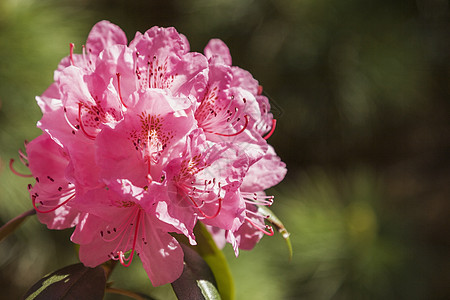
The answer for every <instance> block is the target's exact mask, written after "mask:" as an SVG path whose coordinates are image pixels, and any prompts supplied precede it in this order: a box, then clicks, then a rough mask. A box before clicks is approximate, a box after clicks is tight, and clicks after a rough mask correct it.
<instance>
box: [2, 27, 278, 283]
mask: <svg viewBox="0 0 450 300" xmlns="http://www.w3.org/2000/svg"><path fill="white" fill-rule="evenodd" d="M76 49H77V48H75V47H74V45H72V44H71V45H70V52H69V53H70V54H69V56H68V57H65V58H64V59H62V61H61V62H60V64H59V66H58V68H57V70H56V71H55V75H54V83H53V84H52V85H51V86H50V87H49V88H48V89H47V90H46V91H45V92H44V93H43V94H42V95H41V96H40V97H37V98H36V99H37V103H38V105H39V106H40V108H41V110H42V113H43V116H42V118H41V120H40V121H39V122H38V124H37V126H38V127H39V128H40V129H41V130H42V131H43V133H42V135H41V136H39V137H38V138H36V139H35V140H33V141H31V142H30V143H28V144H27V145H26V152H27V154H23V153H22V154H21V159H22V161H23V162H24V163H25V164H26V165H27V166H29V169H30V171H31V173H32V175H30V176H32V177H33V178H35V183H34V184H30V185H29V191H30V196H31V199H32V204H33V206H34V208H35V209H36V211H37V213H38V217H39V220H40V221H41V222H42V223H44V224H46V225H47V226H48V227H49V228H51V229H64V228H69V227H75V228H74V232H73V234H72V237H71V240H72V241H73V242H74V243H77V244H79V245H80V252H79V256H80V260H81V262H83V263H84V264H85V265H86V266H90V267H94V266H97V265H99V264H101V263H103V262H105V261H107V260H110V259H115V260H119V261H120V263H121V264H122V265H124V266H129V265H130V264H131V262H132V260H133V258H135V257H136V256H139V257H140V259H141V261H142V263H143V267H144V269H145V270H146V272H147V274H148V276H149V278H150V280H151V282H152V283H153V285H155V286H157V285H161V284H165V283H170V282H173V281H174V280H176V279H177V278H178V277H179V276H180V275H181V272H182V270H183V251H182V248H181V246H180V244H179V242H178V241H177V239H176V238H175V237H174V235H173V234H174V233H176V234H179V235H184V236H186V237H187V238H188V240H189V243H190V244H191V245H196V244H197V241H196V237H195V235H194V227H195V226H196V224H197V223H198V222H201V223H203V224H205V225H206V226H207V228H208V229H209V230H210V232H211V233H212V234H213V237H214V239H215V240H216V241H217V243H218V244H219V245H221V244H223V243H224V242H225V241H226V242H229V243H231V244H232V246H233V248H234V250H235V252H236V255H237V254H238V250H239V248H241V249H245V250H249V249H251V248H253V246H254V245H255V244H256V243H257V242H258V241H259V240H260V239H261V237H262V236H263V235H264V234H267V235H272V234H273V230H272V228H271V227H270V226H268V225H266V224H265V218H266V216H265V215H263V214H261V213H260V211H259V210H258V206H261V205H263V206H264V205H271V204H272V203H273V197H272V196H268V195H266V194H265V192H264V190H266V189H268V188H270V187H272V186H274V185H276V184H278V183H279V182H280V181H281V180H282V179H283V178H284V176H285V173H286V168H285V165H284V163H283V162H281V160H280V158H279V157H278V156H277V155H276V153H275V151H274V149H273V148H272V147H271V146H270V145H269V144H268V143H267V139H268V138H269V137H270V135H271V134H272V133H273V131H274V129H275V124H276V122H275V120H274V119H273V116H272V114H271V113H270V105H269V101H268V99H267V98H266V97H264V96H263V95H261V92H262V88H261V86H260V85H259V84H258V82H257V81H256V80H255V79H254V78H253V77H252V75H251V74H250V73H249V72H247V71H245V70H243V69H241V68H238V67H236V66H232V60H231V55H230V51H229V49H228V47H227V46H226V45H225V43H223V42H222V41H220V40H217V39H213V40H211V41H210V42H209V43H208V45H207V46H206V48H205V50H204V54H201V53H196V52H191V51H190V48H189V44H188V41H187V39H186V37H185V36H183V35H181V34H179V33H178V32H177V31H176V30H175V29H174V28H159V27H153V28H151V29H149V30H148V31H146V32H145V33H143V34H142V33H139V32H138V33H136V35H135V37H134V39H133V40H132V41H131V42H129V43H128V41H127V39H126V36H125V34H124V32H123V31H122V30H121V29H120V28H119V27H118V26H116V25H114V24H111V23H110V22H108V21H101V22H99V23H97V24H96V25H95V26H94V27H93V29H92V30H91V32H90V34H89V36H88V39H87V42H86V46H82V47H81V54H77V53H75V52H76V51H75V50H76ZM11 168H13V166H12V163H11Z"/></svg>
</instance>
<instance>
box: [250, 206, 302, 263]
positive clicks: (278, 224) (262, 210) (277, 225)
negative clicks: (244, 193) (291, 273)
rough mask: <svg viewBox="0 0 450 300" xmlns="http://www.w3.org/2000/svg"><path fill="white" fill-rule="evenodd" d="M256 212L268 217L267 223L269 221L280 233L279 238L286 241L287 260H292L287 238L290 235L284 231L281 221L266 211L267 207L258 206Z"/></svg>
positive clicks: (290, 246) (289, 240)
mask: <svg viewBox="0 0 450 300" xmlns="http://www.w3.org/2000/svg"><path fill="white" fill-rule="evenodd" d="M258 211H259V212H260V213H261V214H262V215H265V216H268V218H267V221H269V222H270V223H271V224H272V225H273V226H274V227H275V229H276V230H277V231H278V232H279V233H281V236H282V237H283V238H284V240H285V241H286V245H287V247H288V251H289V260H292V255H293V250H292V244H291V239H290V238H289V236H290V235H291V234H290V233H289V232H288V231H287V230H286V227H284V225H283V223H282V222H281V220H280V219H278V217H277V216H276V215H275V214H274V213H273V212H272V211H271V210H270V209H268V208H267V206H259V205H258Z"/></svg>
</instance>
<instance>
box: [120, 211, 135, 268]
mask: <svg viewBox="0 0 450 300" xmlns="http://www.w3.org/2000/svg"><path fill="white" fill-rule="evenodd" d="M140 219H141V210H140V209H139V211H138V215H137V220H136V227H135V229H134V237H133V246H132V248H131V253H130V255H129V256H128V257H125V254H124V253H123V251H119V252H118V253H117V254H118V255H119V261H120V263H121V264H122V266H124V267H129V266H130V265H131V262H132V261H133V256H134V252H135V250H136V240H137V235H138V230H139V221H140ZM125 261H127V262H125Z"/></svg>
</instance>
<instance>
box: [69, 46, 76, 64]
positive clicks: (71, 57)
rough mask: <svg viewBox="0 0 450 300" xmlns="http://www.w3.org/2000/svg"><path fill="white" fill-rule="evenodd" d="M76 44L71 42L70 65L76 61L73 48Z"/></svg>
mask: <svg viewBox="0 0 450 300" xmlns="http://www.w3.org/2000/svg"><path fill="white" fill-rule="evenodd" d="M74 47H75V45H74V44H73V43H70V65H71V66H73V65H75V63H74V62H73V48H74Z"/></svg>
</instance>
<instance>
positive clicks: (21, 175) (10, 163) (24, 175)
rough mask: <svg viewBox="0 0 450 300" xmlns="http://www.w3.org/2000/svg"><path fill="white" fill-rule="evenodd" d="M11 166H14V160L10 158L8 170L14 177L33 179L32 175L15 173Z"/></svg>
mask: <svg viewBox="0 0 450 300" xmlns="http://www.w3.org/2000/svg"><path fill="white" fill-rule="evenodd" d="M13 164H14V159H12V158H11V159H10V160H9V169H10V170H11V172H13V173H14V174H15V175H17V176H20V177H33V175H32V174H22V173H20V172H18V171H16V170H15V169H14V166H13ZM25 165H27V164H25Z"/></svg>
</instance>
